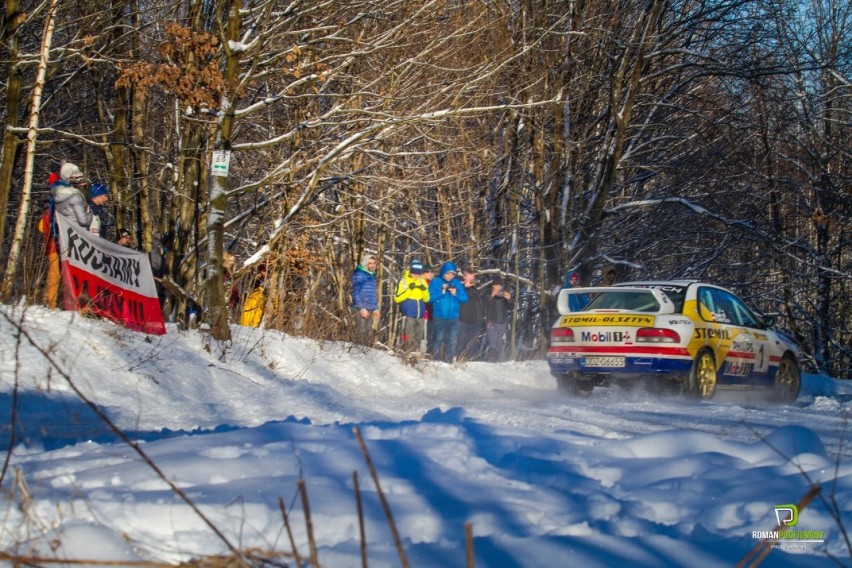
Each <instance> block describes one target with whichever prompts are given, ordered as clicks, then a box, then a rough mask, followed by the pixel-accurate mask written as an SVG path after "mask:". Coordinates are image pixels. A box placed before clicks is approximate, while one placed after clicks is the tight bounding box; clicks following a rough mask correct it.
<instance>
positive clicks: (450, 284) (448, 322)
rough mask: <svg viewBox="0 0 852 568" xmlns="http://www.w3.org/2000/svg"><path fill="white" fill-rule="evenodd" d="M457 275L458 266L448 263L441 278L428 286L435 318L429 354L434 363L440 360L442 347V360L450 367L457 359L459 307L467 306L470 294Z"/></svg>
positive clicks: (432, 323)
mask: <svg viewBox="0 0 852 568" xmlns="http://www.w3.org/2000/svg"><path fill="white" fill-rule="evenodd" d="M456 274H458V268H457V267H456V265H455V264H453V263H452V262H445V263H444V264H443V266H441V271H440V272H439V273H438V277H437V278H435V279H434V280H432V282H430V283H429V299H430V300H431V303H432V318H433V319H432V320H431V321H430V322H429V323H430V325H433V326H435V329H434V336H433V341H432V346H431V350H430V354H431V355H432V358H433V359H436V360H437V359H439V358H440V357H439V355H440V354H441V352H442V350H441V348H442V347H443V360H444V361H446V362H447V363H452V362H453V360H454V359H455V357H456V342H457V340H458V333H459V306H460V305H461V304H463V303H465V302H467V292H466V291H465V289H464V285H463V284H462V283H461V281H460V280H459V279H458V278H456Z"/></svg>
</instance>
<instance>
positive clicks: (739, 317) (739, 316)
mask: <svg viewBox="0 0 852 568" xmlns="http://www.w3.org/2000/svg"><path fill="white" fill-rule="evenodd" d="M729 296H730V303H731V308H732V310H733V311H734V314H735V315H734V322H735V323H736V324H737V325H741V326H743V327H751V328H757V329H760V328H762V327H763V326H762V325H761V324H760V321H759V320H758V319H757V318H756V317H755V315H754V314H753V313H752V312H751V310H750V309H748V307H747V306H746V305H745V304H744V303H743V301H742V300H740V299H739V298H737V297H736V296H734V295H732V294H729Z"/></svg>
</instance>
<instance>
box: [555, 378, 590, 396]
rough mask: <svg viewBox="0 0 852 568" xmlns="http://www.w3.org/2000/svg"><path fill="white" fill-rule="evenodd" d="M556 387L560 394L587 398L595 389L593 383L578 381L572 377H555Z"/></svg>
mask: <svg viewBox="0 0 852 568" xmlns="http://www.w3.org/2000/svg"><path fill="white" fill-rule="evenodd" d="M556 386H557V387H558V388H559V391H560V392H564V393H566V394H570V395H572V396H589V395H590V394H592V389H594V388H595V383H594V381H591V380H582V379H578V378H577V377H575V376H573V375H556Z"/></svg>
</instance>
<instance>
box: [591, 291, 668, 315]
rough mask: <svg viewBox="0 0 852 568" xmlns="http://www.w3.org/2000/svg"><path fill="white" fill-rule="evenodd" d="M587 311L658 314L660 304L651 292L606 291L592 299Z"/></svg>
mask: <svg viewBox="0 0 852 568" xmlns="http://www.w3.org/2000/svg"><path fill="white" fill-rule="evenodd" d="M585 309H586V310H629V311H631V312H649V313H652V312H658V311H660V303H659V302H658V301H657V299H656V298H655V297H654V295H653V294H652V293H651V292H638V291H636V290H625V291H623V292H622V291H620V290H619V291H616V290H611V291H606V292H601V293H600V294H598V295H596V296H595V297H594V298H592V300H591V302H589V305H588V306H586V308H585Z"/></svg>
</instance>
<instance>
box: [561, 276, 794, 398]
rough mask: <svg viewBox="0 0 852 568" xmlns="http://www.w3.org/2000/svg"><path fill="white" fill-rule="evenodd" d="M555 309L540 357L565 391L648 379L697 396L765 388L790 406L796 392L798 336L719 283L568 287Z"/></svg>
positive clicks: (647, 283) (575, 391)
mask: <svg viewBox="0 0 852 568" xmlns="http://www.w3.org/2000/svg"><path fill="white" fill-rule="evenodd" d="M571 295H575V296H577V297H576V298H574V299H573V300H570V301H569V297H570V296H571ZM577 300H579V302H578V301H577ZM578 304H579V305H582V306H583V307H582V309H581V310H580V311H574V312H572V311H571V308H570V306H574V307H575V309H576V306H577V305H578ZM557 306H558V309H559V313H560V317H559V319H558V320H557V321H556V323H555V324H554V325H553V328H552V329H551V332H550V348H549V349H548V351H547V362H548V364H549V365H550V372H551V373H552V374H553V375H554V376H555V377H556V380H557V385H558V386H559V388H560V390H563V391H565V392H569V393H572V394H581V395H585V394H589V393H590V392H591V391H592V389H593V387H594V386H595V385H598V384H603V383H606V382H611V381H621V382H628V383H630V382H639V381H640V380H642V379H651V381H652V382H663V381H665V382H666V383H667V384H670V385H674V386H676V388H677V389H678V390H679V391H680V392H683V393H685V394H687V395H690V396H694V397H696V398H711V397H712V396H713V394H714V393H715V392H716V389H717V388H742V387H745V388H755V387H766V388H769V389H770V393H771V396H772V398H773V399H774V400H776V401H778V402H782V403H787V404H789V403H792V402H793V401H795V400H796V398H797V397H798V396H799V389H800V388H801V374H800V371H799V363H798V361H799V351H798V347H797V346H796V343H795V342H794V341H793V340H792V339H790V338H789V337H787V336H786V335H784V334H783V333H781V332H779V331H776V330H774V329H772V323H773V322H772V319H771V318H769V317H767V318H760V317H758V316H756V315H755V314H754V312H752V311H751V310H750V309H749V308H748V307H747V306H746V305H745V303H743V301H742V300H740V299H739V298H737V296H735V295H734V294H733V293H732V292H730V291H728V290H726V289H724V288H720V287H719V286H714V285H712V284H706V283H703V282H697V281H692V280H678V281H666V282H628V283H624V284H617V285H615V286H611V287H604V288H567V289H564V290H562V291H561V292H560V293H559V298H558V301H557Z"/></svg>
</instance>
